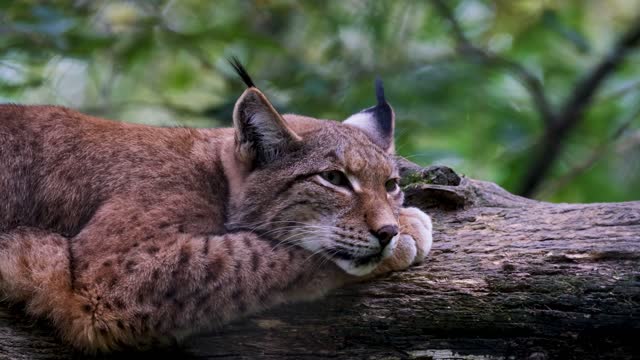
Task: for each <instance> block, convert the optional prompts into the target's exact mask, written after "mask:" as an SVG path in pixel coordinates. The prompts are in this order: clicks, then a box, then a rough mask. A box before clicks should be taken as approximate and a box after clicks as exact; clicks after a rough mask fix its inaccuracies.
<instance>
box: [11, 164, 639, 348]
mask: <svg viewBox="0 0 640 360" xmlns="http://www.w3.org/2000/svg"><path fill="white" fill-rule="evenodd" d="M403 167H404V172H403V177H404V185H405V192H406V194H407V202H408V203H409V204H410V205H413V206H418V207H420V208H422V209H424V210H425V211H427V212H428V213H429V214H430V215H431V216H432V217H433V220H434V226H435V234H434V246H433V251H432V253H431V255H430V256H429V258H428V259H427V261H426V263H425V264H423V265H421V266H418V267H415V268H413V269H411V270H409V271H405V272H401V273H395V274H392V275H390V276H388V277H386V278H384V279H379V280H377V281H373V282H370V283H367V284H362V285H358V286H352V287H349V288H345V289H341V290H339V291H336V292H335V293H334V294H333V295H331V296H330V297H328V298H327V299H324V300H322V301H318V302H315V303H310V304H298V305H295V306H284V307H280V308H278V309H275V310H273V311H270V312H266V313H262V314H260V315H257V316H254V317H252V318H250V319H247V320H245V321H241V322H237V323H234V324H231V325H229V326H226V327H224V329H221V330H220V332H219V333H213V334H206V335H202V336H198V337H196V338H193V339H191V340H189V341H187V342H186V343H185V344H183V345H181V346H180V347H176V348H174V349H171V350H162V351H161V353H162V354H163V355H166V354H167V352H168V351H169V352H172V353H173V355H180V356H181V357H185V358H188V357H194V358H247V359H253V358H274V359H275V358H283V357H290V358H325V357H337V358H341V359H343V358H354V359H356V358H357V359H360V358H374V359H382V358H384V359H395V358H398V359H404V358H425V359H429V358H434V359H444V358H446V359H451V358H456V359H457V358H461V359H478V358H480V359H493V358H506V359H508V358H515V359H519V358H528V359H546V358H563V359H601V358H612V359H623V358H632V357H633V356H634V350H635V349H637V348H640V344H638V341H639V339H640V311H639V310H640V240H639V239H640V202H627V203H612V204H585V205H569V204H550V203H544V202H537V201H532V200H528V199H525V198H521V197H518V196H515V195H512V194H510V193H508V192H506V191H504V190H503V189H501V188H500V187H498V186H497V185H495V184H492V183H487V182H481V181H476V180H470V179H464V178H463V179H460V178H459V177H458V176H457V175H456V174H455V173H453V172H452V171H451V170H449V169H448V168H443V167H432V168H427V169H421V168H419V167H417V166H416V165H413V164H411V163H408V162H403ZM51 333H52V330H51V328H50V327H48V326H47V325H46V324H43V323H40V322H38V321H35V322H34V321H33V320H27V319H25V316H24V315H23V313H22V312H21V311H20V309H13V308H8V307H7V305H0V358H2V357H7V358H21V357H22V358H34V359H55V358H68V357H69V356H71V355H72V353H71V351H70V350H69V349H68V348H66V347H64V346H63V345H60V343H59V342H58V341H57V340H56V339H55V337H53V336H52V335H51ZM174 352H175V353H174ZM145 355H146V356H148V357H157V355H158V353H148V354H144V355H140V354H136V355H134V356H135V357H136V358H141V357H144V356H145ZM121 357H122V355H121V354H120V355H119V356H118V358H121Z"/></svg>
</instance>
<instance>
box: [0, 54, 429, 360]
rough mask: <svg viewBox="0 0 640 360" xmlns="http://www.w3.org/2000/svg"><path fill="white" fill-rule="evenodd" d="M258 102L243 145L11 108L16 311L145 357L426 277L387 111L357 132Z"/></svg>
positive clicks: (5, 254) (6, 243) (9, 283)
mask: <svg viewBox="0 0 640 360" xmlns="http://www.w3.org/2000/svg"><path fill="white" fill-rule="evenodd" d="M234 66H235V67H236V70H237V71H238V73H239V74H240V75H241V76H242V78H243V79H244V81H245V83H247V85H248V89H247V90H246V91H245V92H244V93H243V94H242V96H241V97H240V98H239V99H238V101H237V103H236V105H235V109H234V113H233V123H234V127H233V128H232V129H186V128H156V127H148V126H141V125H133V124H125V123H119V122H111V121H108V120H104V119H98V118H94V117H90V116H87V115H83V114H80V113H78V112H75V111H73V110H70V109H66V108H62V107H54V106H19V105H0V297H1V298H5V299H9V300H10V301H14V302H23V303H25V304H26V310H27V312H28V313H29V314H31V315H33V316H39V317H45V318H48V319H49V320H50V321H51V322H52V323H53V324H54V326H55V327H56V329H57V330H58V332H59V334H60V336H61V337H62V338H63V339H64V340H65V341H67V342H69V343H70V344H72V345H73V346H75V347H76V348H78V349H80V350H82V351H86V352H96V351H111V350H114V349H119V348H122V347H132V346H133V347H145V346H149V345H150V344H155V343H158V342H164V341H167V340H174V339H180V338H182V337H184V336H187V335H189V334H192V333H194V332H198V331H203V330H205V329H207V328H211V327H214V326H220V325H221V324H224V323H227V322H229V321H231V320H234V319H237V318H239V317H241V316H246V315H247V314H250V313H254V312H256V311H259V310H261V309H265V308H268V307H272V306H274V305H277V304H281V303H285V302H292V301H301V300H311V299H316V298H318V297H320V296H322V295H323V294H325V293H327V292H328V291H330V290H332V289H334V288H336V287H338V286H341V285H344V284H346V283H349V282H354V281H359V280H362V279H365V278H370V277H371V276H373V275H377V274H381V273H385V272H388V271H392V270H400V269H405V268H407V267H409V266H410V265H411V264H414V263H417V262H420V261H422V260H423V259H424V257H425V256H426V255H427V253H428V252H429V249H430V247H431V221H430V219H429V217H428V216H427V215H426V214H424V213H423V212H421V211H420V210H418V209H415V208H403V207H402V202H403V194H402V192H401V190H400V188H399V186H398V177H399V175H398V170H397V168H396V165H395V163H394V155H393V152H394V146H393V128H394V114H393V111H392V109H391V107H390V106H389V105H388V104H387V102H386V101H385V99H384V95H383V90H382V84H381V83H380V82H378V83H377V84H376V85H377V86H376V92H377V98H378V104H377V105H376V106H375V107H372V108H369V109H366V110H363V111H361V112H359V113H357V114H355V115H353V116H351V117H350V118H349V119H347V120H345V121H344V122H341V123H340V122H334V121H329V120H317V119H313V118H309V117H305V116H298V115H280V114H279V113H278V112H277V111H276V110H275V109H274V108H273V106H272V105H271V104H270V103H269V101H268V100H267V98H266V97H265V96H264V95H263V94H262V93H261V92H260V91H259V90H258V89H257V88H256V87H255V86H254V85H253V82H252V81H251V79H250V78H249V76H248V75H247V74H246V72H245V71H244V69H242V67H241V66H240V64H239V63H237V62H236V63H234Z"/></svg>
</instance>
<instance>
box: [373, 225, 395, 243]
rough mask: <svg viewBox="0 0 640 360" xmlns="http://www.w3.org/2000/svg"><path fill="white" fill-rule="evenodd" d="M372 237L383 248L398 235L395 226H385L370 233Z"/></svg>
mask: <svg viewBox="0 0 640 360" xmlns="http://www.w3.org/2000/svg"><path fill="white" fill-rule="evenodd" d="M372 233H373V236H375V237H376V238H378V241H379V242H380V247H382V248H385V247H386V246H387V245H389V243H390V242H391V239H393V237H394V236H396V235H397V234H398V227H397V226H396V225H385V226H383V227H381V228H380V229H378V230H376V231H372Z"/></svg>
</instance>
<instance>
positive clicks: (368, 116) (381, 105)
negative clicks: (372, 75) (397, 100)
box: [344, 78, 395, 153]
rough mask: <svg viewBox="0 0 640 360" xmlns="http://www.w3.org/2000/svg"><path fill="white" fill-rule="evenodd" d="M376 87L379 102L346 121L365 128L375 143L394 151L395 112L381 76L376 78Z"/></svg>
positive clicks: (386, 149)
mask: <svg viewBox="0 0 640 360" xmlns="http://www.w3.org/2000/svg"><path fill="white" fill-rule="evenodd" d="M375 88H376V100H377V101H378V104H377V105H376V106H373V107H370V108H368V109H364V110H362V111H360V112H359V113H355V114H353V115H351V116H350V117H349V118H348V119H347V120H345V121H344V123H345V124H348V125H352V126H355V127H357V128H360V129H362V130H364V131H365V132H366V133H367V134H368V135H369V138H370V139H371V140H372V141H373V142H374V143H376V144H378V145H379V146H380V147H381V148H383V149H384V150H385V151H387V152H389V153H393V151H394V146H393V130H394V127H395V114H394V113H393V109H392V108H391V105H389V103H388V102H387V100H386V99H385V98H384V88H383V87H382V80H380V78H376V82H375Z"/></svg>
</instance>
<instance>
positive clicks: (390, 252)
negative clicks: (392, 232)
mask: <svg viewBox="0 0 640 360" xmlns="http://www.w3.org/2000/svg"><path fill="white" fill-rule="evenodd" d="M398 239H400V234H398V235H396V236H394V237H393V239H391V242H390V243H389V245H387V247H386V248H384V250H383V251H382V258H383V259H386V258H388V257H389V256H391V255H393V251H394V250H395V249H396V245H398Z"/></svg>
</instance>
